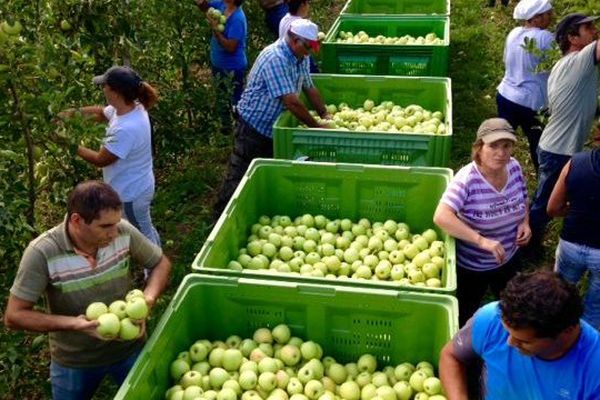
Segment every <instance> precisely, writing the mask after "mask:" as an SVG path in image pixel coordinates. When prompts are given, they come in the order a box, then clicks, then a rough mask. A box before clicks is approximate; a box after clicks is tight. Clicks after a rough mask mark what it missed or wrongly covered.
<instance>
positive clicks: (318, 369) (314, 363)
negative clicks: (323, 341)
mask: <svg viewBox="0 0 600 400" xmlns="http://www.w3.org/2000/svg"><path fill="white" fill-rule="evenodd" d="M319 347H320V346H319ZM319 351H320V355H319V356H318V357H316V358H313V359H312V360H310V361H309V362H307V363H306V364H304V366H306V367H308V368H311V369H312V370H313V371H314V375H315V379H321V378H322V377H323V375H324V374H325V367H323V363H322V362H321V361H320V358H321V355H322V350H319Z"/></svg>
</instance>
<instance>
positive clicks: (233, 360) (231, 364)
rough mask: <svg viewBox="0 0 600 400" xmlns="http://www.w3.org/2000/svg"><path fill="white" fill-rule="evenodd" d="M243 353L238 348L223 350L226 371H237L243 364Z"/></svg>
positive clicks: (223, 363) (223, 364)
mask: <svg viewBox="0 0 600 400" xmlns="http://www.w3.org/2000/svg"><path fill="white" fill-rule="evenodd" d="M243 357H244V356H243V354H242V352H241V351H240V350H238V349H227V350H225V351H224V352H223V358H222V361H221V362H222V366H223V368H225V370H226V371H237V370H238V369H239V368H240V365H242V358H243Z"/></svg>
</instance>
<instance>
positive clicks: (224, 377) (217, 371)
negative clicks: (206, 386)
mask: <svg viewBox="0 0 600 400" xmlns="http://www.w3.org/2000/svg"><path fill="white" fill-rule="evenodd" d="M208 378H209V380H210V387H212V388H214V389H221V387H222V386H223V384H224V383H225V382H226V381H228V380H229V379H230V378H231V376H230V375H229V373H228V372H227V371H225V370H224V369H223V368H220V367H216V368H213V369H211V370H210V372H209V373H208Z"/></svg>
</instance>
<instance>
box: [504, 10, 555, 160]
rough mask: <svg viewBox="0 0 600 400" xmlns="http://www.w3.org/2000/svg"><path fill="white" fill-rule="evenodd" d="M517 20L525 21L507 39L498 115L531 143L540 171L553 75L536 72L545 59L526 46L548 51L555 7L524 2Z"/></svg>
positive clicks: (552, 36)
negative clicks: (540, 146)
mask: <svg viewBox="0 0 600 400" xmlns="http://www.w3.org/2000/svg"><path fill="white" fill-rule="evenodd" d="M514 18H515V19H516V20H521V21H524V23H523V26H519V27H517V28H514V29H513V30H512V31H511V32H510V33H509V34H508V36H507V38H506V45H505V47H504V64H505V69H506V71H505V73H504V77H503V78H502V82H500V85H498V93H497V95H496V103H497V105H498V116H499V117H500V118H504V119H505V120H507V121H508V122H509V123H510V124H511V125H512V126H513V128H514V129H515V130H516V129H517V128H518V127H519V126H520V127H521V129H522V130H523V133H524V134H525V136H527V141H528V142H529V153H530V155H531V161H532V163H533V166H534V168H535V170H536V171H537V170H538V159H537V147H538V143H539V141H540V137H541V136H542V130H543V128H544V126H543V124H542V123H541V122H540V121H539V119H538V113H539V112H540V110H543V109H545V108H546V107H547V102H548V91H547V84H548V76H549V75H550V73H549V72H535V68H536V67H537V66H538V65H539V63H540V61H541V58H540V57H539V56H536V55H534V54H531V53H529V52H528V51H527V50H526V49H525V48H523V45H524V44H525V41H526V40H531V41H535V47H537V48H538V49H539V50H542V51H544V50H548V49H550V47H551V46H552V42H553V41H554V35H552V33H551V32H549V31H548V30H546V28H548V26H549V25H550V23H551V22H552V4H550V1H549V0H521V1H520V2H519V3H518V4H517V5H516V7H515V11H514Z"/></svg>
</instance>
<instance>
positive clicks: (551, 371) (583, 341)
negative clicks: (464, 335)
mask: <svg viewBox="0 0 600 400" xmlns="http://www.w3.org/2000/svg"><path fill="white" fill-rule="evenodd" d="M507 339H508V331H507V330H506V329H505V328H504V326H502V320H501V311H500V307H499V306H498V302H493V303H489V304H487V305H485V306H484V307H482V308H481V309H480V310H479V311H478V312H477V313H476V314H475V317H474V319H473V327H472V346H473V350H474V351H475V352H476V353H477V354H479V356H480V357H481V358H482V359H483V360H484V362H485V369H486V376H485V377H484V379H485V382H486V394H485V399H486V400H517V399H518V400H521V399H522V400H550V399H552V400H555V399H556V400H563V399H564V400H568V399H572V400H592V399H600V334H599V333H598V331H596V330H595V329H594V328H592V327H591V326H590V325H588V324H587V323H586V322H584V321H581V336H580V337H579V339H578V340H577V342H576V343H575V345H574V346H573V348H571V349H570V350H569V352H568V353H566V354H565V355H564V356H563V357H561V358H559V359H557V360H552V361H547V360H543V359H540V358H537V357H531V356H526V355H523V354H521V353H520V352H519V350H517V349H516V348H514V347H512V346H509V345H508V344H507Z"/></svg>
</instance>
